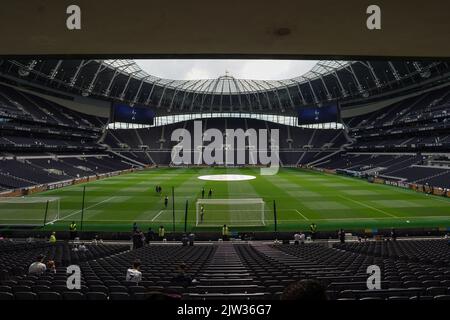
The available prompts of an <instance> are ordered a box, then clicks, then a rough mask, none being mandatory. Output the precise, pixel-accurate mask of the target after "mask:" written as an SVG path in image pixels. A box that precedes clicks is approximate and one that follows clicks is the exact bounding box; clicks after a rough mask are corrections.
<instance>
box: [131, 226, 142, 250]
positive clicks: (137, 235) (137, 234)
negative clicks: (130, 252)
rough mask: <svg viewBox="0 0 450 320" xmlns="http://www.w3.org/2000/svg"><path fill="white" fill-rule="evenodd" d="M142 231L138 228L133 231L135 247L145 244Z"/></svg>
mask: <svg viewBox="0 0 450 320" xmlns="http://www.w3.org/2000/svg"><path fill="white" fill-rule="evenodd" d="M142 235H143V234H142V232H140V231H139V230H136V231H135V232H134V233H133V236H132V238H133V249H139V248H141V247H142V246H143V238H142Z"/></svg>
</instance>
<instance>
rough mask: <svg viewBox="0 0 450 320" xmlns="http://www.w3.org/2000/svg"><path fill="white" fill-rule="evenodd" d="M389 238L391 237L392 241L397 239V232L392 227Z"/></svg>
mask: <svg viewBox="0 0 450 320" xmlns="http://www.w3.org/2000/svg"><path fill="white" fill-rule="evenodd" d="M391 239H392V241H396V240H397V232H396V231H395V229H394V228H392V229H391Z"/></svg>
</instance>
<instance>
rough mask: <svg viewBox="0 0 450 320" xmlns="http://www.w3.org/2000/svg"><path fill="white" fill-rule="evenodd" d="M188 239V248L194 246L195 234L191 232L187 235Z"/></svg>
mask: <svg viewBox="0 0 450 320" xmlns="http://www.w3.org/2000/svg"><path fill="white" fill-rule="evenodd" d="M188 238H189V246H190V247H192V246H193V245H194V240H195V234H193V233H192V232H191V233H190V234H189V236H188Z"/></svg>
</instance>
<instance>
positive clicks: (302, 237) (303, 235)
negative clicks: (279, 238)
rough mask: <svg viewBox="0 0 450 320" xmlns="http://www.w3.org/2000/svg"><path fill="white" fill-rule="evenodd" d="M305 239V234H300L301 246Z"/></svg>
mask: <svg viewBox="0 0 450 320" xmlns="http://www.w3.org/2000/svg"><path fill="white" fill-rule="evenodd" d="M305 238H306V236H305V234H304V233H300V243H301V244H304V243H305Z"/></svg>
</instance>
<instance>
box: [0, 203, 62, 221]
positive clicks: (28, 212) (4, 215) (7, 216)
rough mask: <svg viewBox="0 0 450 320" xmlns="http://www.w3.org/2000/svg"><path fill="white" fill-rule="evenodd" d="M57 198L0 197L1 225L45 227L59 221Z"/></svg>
mask: <svg viewBox="0 0 450 320" xmlns="http://www.w3.org/2000/svg"><path fill="white" fill-rule="evenodd" d="M59 210H60V205H59V198H57V197H0V224H1V225H11V226H15V225H16V226H17V225H24V226H33V225H34V226H38V225H39V226H43V225H46V224H49V223H53V222H55V221H56V220H58V219H59Z"/></svg>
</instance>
